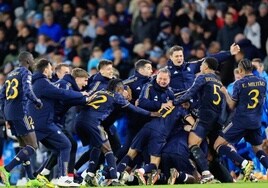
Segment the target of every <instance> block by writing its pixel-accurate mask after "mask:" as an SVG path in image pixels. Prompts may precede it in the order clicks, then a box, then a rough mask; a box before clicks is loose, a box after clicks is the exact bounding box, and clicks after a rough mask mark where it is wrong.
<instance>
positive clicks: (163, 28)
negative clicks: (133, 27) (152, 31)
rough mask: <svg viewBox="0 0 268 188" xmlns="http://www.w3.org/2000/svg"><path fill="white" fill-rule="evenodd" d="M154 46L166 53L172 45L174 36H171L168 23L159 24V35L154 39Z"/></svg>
mask: <svg viewBox="0 0 268 188" xmlns="http://www.w3.org/2000/svg"><path fill="white" fill-rule="evenodd" d="M155 44H156V45H157V46H159V47H160V48H162V49H163V50H164V51H167V50H168V49H169V48H171V46H173V45H174V36H173V34H172V28H171V23H170V22H168V21H165V22H162V23H161V24H160V33H159V34H158V36H157V38H156V42H155Z"/></svg>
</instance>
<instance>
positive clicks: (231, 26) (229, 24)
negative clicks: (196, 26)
mask: <svg viewBox="0 0 268 188" xmlns="http://www.w3.org/2000/svg"><path fill="white" fill-rule="evenodd" d="M224 21H225V25H224V27H223V28H222V29H220V30H219V31H218V36H217V41H219V43H220V44H221V49H222V50H229V48H230V46H231V45H232V44H233V41H234V37H235V35H236V34H238V33H241V29H240V27H239V26H238V25H237V24H236V23H234V18H233V15H232V14H231V13H228V12H227V13H226V14H225V18H224Z"/></svg>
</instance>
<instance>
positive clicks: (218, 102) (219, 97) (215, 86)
mask: <svg viewBox="0 0 268 188" xmlns="http://www.w3.org/2000/svg"><path fill="white" fill-rule="evenodd" d="M219 90H220V86H218V85H215V84H214V85H213V94H214V95H216V96H217V100H213V104H215V105H219V104H220V102H221V96H220V93H219Z"/></svg>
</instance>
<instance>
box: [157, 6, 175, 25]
mask: <svg viewBox="0 0 268 188" xmlns="http://www.w3.org/2000/svg"><path fill="white" fill-rule="evenodd" d="M157 19H158V22H159V23H162V22H165V21H167V22H170V23H173V20H174V13H173V10H172V7H171V6H168V5H165V6H164V7H162V11H161V12H160V14H159V16H158V17H157Z"/></svg>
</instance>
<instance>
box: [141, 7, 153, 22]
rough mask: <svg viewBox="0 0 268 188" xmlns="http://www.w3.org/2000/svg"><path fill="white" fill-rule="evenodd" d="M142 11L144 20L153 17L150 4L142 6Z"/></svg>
mask: <svg viewBox="0 0 268 188" xmlns="http://www.w3.org/2000/svg"><path fill="white" fill-rule="evenodd" d="M140 11H141V12H140V13H141V17H142V19H143V20H147V19H148V18H150V17H151V10H150V8H149V7H148V6H145V7H142V8H141V9H140Z"/></svg>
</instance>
